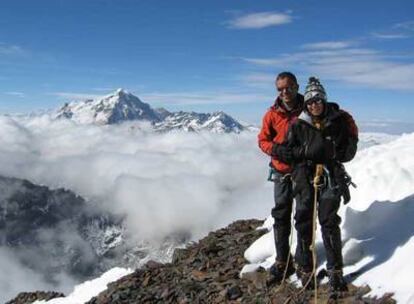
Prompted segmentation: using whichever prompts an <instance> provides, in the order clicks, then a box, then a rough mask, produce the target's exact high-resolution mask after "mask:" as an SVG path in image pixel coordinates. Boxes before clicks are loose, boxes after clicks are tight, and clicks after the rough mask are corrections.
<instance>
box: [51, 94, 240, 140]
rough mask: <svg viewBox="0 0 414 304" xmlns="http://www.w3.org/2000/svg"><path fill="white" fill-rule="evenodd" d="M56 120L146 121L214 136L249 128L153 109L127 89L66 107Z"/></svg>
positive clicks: (213, 116)
mask: <svg viewBox="0 0 414 304" xmlns="http://www.w3.org/2000/svg"><path fill="white" fill-rule="evenodd" d="M54 117H55V118H56V119H62V118H66V119H71V120H73V121H75V122H77V123H80V124H101V125H110V124H119V123H122V122H124V121H147V122H149V123H150V124H151V125H152V126H153V127H154V129H155V130H156V131H161V132H164V131H170V130H183V131H189V132H197V131H202V130H207V131H210V132H213V133H240V132H241V131H243V130H245V129H246V128H245V127H244V126H243V125H242V124H241V123H239V122H238V121H237V120H235V119H234V118H232V117H231V116H230V115H228V114H226V113H224V112H222V111H218V112H214V113H196V112H184V111H178V112H169V111H168V110H166V109H164V108H158V109H154V108H152V107H151V106H150V105H149V104H148V103H145V102H143V101H141V99H139V98H138V97H137V96H135V95H133V94H132V93H129V92H128V91H126V90H124V89H118V90H116V91H115V92H113V93H111V94H109V95H107V96H104V97H101V98H96V99H87V100H83V101H74V102H70V103H66V104H64V105H63V106H62V107H61V108H60V109H58V110H57V111H56V113H55V115H54Z"/></svg>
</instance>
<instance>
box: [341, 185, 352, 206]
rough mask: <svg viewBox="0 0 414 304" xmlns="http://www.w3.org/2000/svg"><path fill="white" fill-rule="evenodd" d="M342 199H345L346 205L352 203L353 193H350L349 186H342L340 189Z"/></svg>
mask: <svg viewBox="0 0 414 304" xmlns="http://www.w3.org/2000/svg"><path fill="white" fill-rule="evenodd" d="M339 191H340V193H341V196H342V198H343V199H344V205H346V204H348V203H349V202H350V201H351V193H350V192H349V186H348V185H346V184H342V185H340V187H339Z"/></svg>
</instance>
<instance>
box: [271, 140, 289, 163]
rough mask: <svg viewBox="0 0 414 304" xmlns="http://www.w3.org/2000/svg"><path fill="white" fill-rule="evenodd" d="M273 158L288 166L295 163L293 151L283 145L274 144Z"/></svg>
mask: <svg viewBox="0 0 414 304" xmlns="http://www.w3.org/2000/svg"><path fill="white" fill-rule="evenodd" d="M272 156H274V157H276V158H277V159H278V160H280V161H281V162H284V163H286V164H289V163H291V162H292V161H293V154H292V149H291V148H289V147H287V146H286V145H283V144H273V147H272Z"/></svg>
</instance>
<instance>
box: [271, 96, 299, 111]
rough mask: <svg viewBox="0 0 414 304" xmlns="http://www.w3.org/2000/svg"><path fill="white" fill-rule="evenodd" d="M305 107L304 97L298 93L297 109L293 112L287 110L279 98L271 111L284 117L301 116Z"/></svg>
mask: <svg viewBox="0 0 414 304" xmlns="http://www.w3.org/2000/svg"><path fill="white" fill-rule="evenodd" d="M303 105H304V100H303V95H302V94H299V93H298V94H297V95H296V107H295V108H294V109H292V110H291V111H288V110H286V108H285V107H284V105H283V102H282V100H281V99H280V98H279V97H277V98H276V100H275V103H274V105H273V106H272V107H271V109H272V110H274V111H277V112H279V113H281V114H284V115H299V114H300V113H301V112H302V110H303Z"/></svg>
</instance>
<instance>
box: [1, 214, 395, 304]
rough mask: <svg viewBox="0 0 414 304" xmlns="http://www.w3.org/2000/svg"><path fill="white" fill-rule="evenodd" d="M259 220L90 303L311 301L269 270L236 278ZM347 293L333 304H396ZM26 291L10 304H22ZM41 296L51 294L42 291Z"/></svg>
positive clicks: (180, 252) (140, 272) (148, 267)
mask: <svg viewBox="0 0 414 304" xmlns="http://www.w3.org/2000/svg"><path fill="white" fill-rule="evenodd" d="M261 225H262V221H259V220H240V221H236V222H234V223H232V224H230V225H229V226H228V227H226V228H222V229H219V230H217V231H214V232H211V233H209V234H208V235H207V236H206V237H205V238H203V239H201V240H200V241H198V242H196V243H191V244H188V246H187V247H186V248H183V249H176V250H175V252H174V255H173V259H172V261H171V263H166V264H161V263H157V262H153V261H150V262H148V263H147V264H145V265H144V266H143V267H142V268H140V269H137V270H135V271H134V272H133V273H131V274H129V275H127V276H124V277H122V278H121V279H119V280H118V281H115V282H113V283H110V284H108V288H107V289H106V290H105V291H103V292H101V293H100V294H99V295H98V296H96V297H94V298H92V299H91V300H89V301H88V302H87V303H88V304H104V303H105V304H107V303H117V304H121V303H125V304H126V303H128V304H129V303H140V304H149V303H209V304H216V303H313V291H306V292H303V291H301V290H300V288H297V287H296V286H295V284H294V283H291V282H287V283H285V284H284V285H283V286H282V287H280V286H276V285H275V286H268V285H267V283H266V282H267V276H268V275H267V272H266V271H264V270H263V269H259V270H258V271H256V272H252V273H248V274H245V275H244V276H243V278H240V276H239V274H240V271H241V269H242V267H243V265H244V264H245V263H246V260H245V259H244V257H243V254H244V251H245V250H246V249H247V248H248V247H249V246H250V245H251V244H252V242H254V241H255V240H256V239H258V238H259V237H260V236H262V235H263V234H264V233H265V232H266V231H263V230H258V229H257V228H258V227H260V226H261ZM349 287H350V291H349V292H348V293H347V294H346V295H345V297H344V298H343V299H341V300H340V301H339V302H333V303H383V304H386V303H395V301H394V300H393V299H392V295H391V294H386V295H384V296H383V297H381V298H372V297H367V296H365V295H366V293H367V292H369V287H367V286H365V287H356V286H353V285H352V284H349ZM327 295H328V293H327V286H326V284H322V285H321V286H320V288H319V293H318V303H327ZM29 296H31V294H28V293H25V294H21V295H19V296H18V297H16V298H15V299H14V300H11V301H9V302H8V304H21V303H28V302H24V299H25V298H26V299H27V298H28V297H29ZM42 296H43V297H46V296H49V297H51V294H47V293H46V294H45V293H43V294H42Z"/></svg>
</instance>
